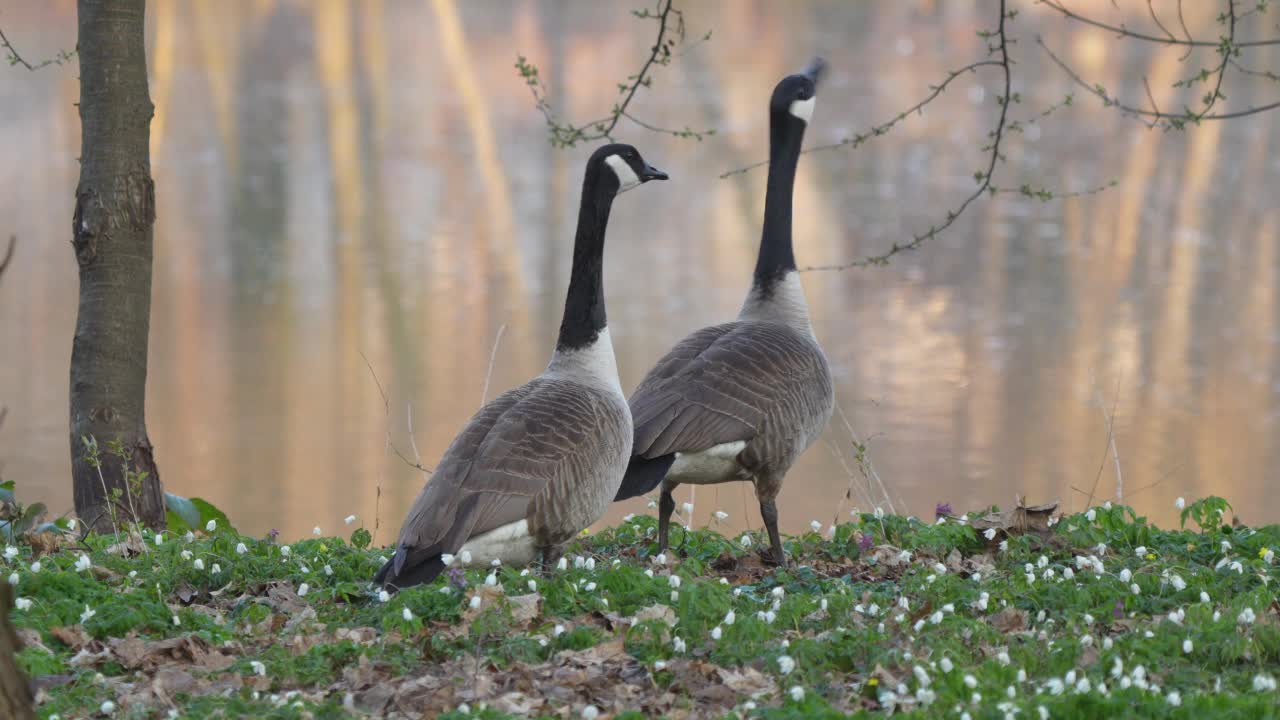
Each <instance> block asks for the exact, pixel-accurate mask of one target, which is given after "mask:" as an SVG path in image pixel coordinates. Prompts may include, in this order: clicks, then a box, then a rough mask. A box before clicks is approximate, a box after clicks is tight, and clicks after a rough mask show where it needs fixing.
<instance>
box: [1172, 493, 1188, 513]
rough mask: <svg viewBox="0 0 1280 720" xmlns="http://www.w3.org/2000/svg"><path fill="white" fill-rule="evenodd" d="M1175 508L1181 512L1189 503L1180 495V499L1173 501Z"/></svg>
mask: <svg viewBox="0 0 1280 720" xmlns="http://www.w3.org/2000/svg"><path fill="white" fill-rule="evenodd" d="M1173 506H1174V507H1176V508H1178V509H1179V510H1181V509H1183V508H1185V507H1186V506H1187V501H1186V499H1185V498H1183V497H1182V496H1181V495H1179V496H1178V499H1177V500H1174V501H1173Z"/></svg>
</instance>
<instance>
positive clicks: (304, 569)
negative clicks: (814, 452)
mask: <svg viewBox="0 0 1280 720" xmlns="http://www.w3.org/2000/svg"><path fill="white" fill-rule="evenodd" d="M1219 507H1221V503H1220V501H1217V500H1214V499H1210V500H1207V501H1202V502H1200V503H1196V504H1194V505H1193V506H1191V507H1190V508H1188V521H1187V524H1188V526H1189V527H1195V528H1196V529H1195V530H1194V531H1193V530H1161V529H1157V528H1154V527H1151V526H1149V525H1147V524H1146V523H1145V522H1144V521H1143V520H1142V519H1141V518H1137V517H1135V516H1134V515H1133V513H1132V512H1131V511H1130V510H1129V509H1128V508H1126V507H1122V506H1114V507H1099V508H1094V509H1092V510H1090V511H1089V512H1088V513H1087V514H1078V515H1070V516H1066V517H1062V518H1060V519H1059V518H1054V519H1053V520H1049V519H1048V516H1047V515H1045V516H1043V517H1022V516H1018V517H1013V516H1012V514H1010V515H1003V516H1001V515H994V514H992V515H989V516H988V517H987V518H986V520H983V519H982V518H981V517H980V515H984V514H974V515H972V516H970V517H969V518H963V519H961V518H954V517H952V518H947V519H944V520H943V521H942V522H941V523H928V522H921V521H919V520H915V519H908V518H903V517H895V516H886V517H876V516H875V515H874V514H864V515H860V516H857V517H853V518H850V521H849V522H848V523H842V524H840V525H837V526H836V527H835V528H834V530H831V529H830V528H822V529H821V530H820V531H815V532H812V533H808V534H805V535H802V536H797V537H792V538H789V539H788V541H787V547H788V551H789V553H790V554H791V556H792V558H793V559H794V560H795V561H796V563H797V565H796V566H795V567H792V568H789V569H774V568H771V567H768V566H766V565H763V564H762V563H761V561H760V559H759V557H758V556H757V555H756V551H757V550H758V546H759V543H760V538H759V536H758V535H750V536H747V539H746V540H744V539H743V537H742V536H740V535H738V536H734V537H732V538H726V537H723V536H721V535H720V534H717V533H716V532H714V531H713V530H696V531H693V532H690V533H688V534H687V536H685V535H682V534H681V533H680V532H676V533H675V538H674V539H675V543H676V544H678V545H679V546H680V547H679V548H676V549H673V551H671V552H669V553H668V556H667V557H665V558H661V557H657V558H655V557H653V555H652V553H653V550H654V543H653V536H654V534H655V533H654V521H653V519H652V518H650V517H635V518H633V519H630V520H628V521H627V522H625V523H623V524H622V525H620V526H619V527H616V528H613V529H611V530H608V531H606V532H602V533H599V534H596V535H592V536H588V537H583V538H582V539H581V540H580V541H579V542H578V543H577V544H576V547H575V548H573V550H572V553H573V554H572V555H570V559H569V561H568V562H567V563H566V567H565V568H563V569H561V570H557V571H554V572H551V573H549V574H548V575H546V576H541V575H538V574H536V573H528V572H526V571H523V570H521V569H511V568H496V569H492V571H491V570H489V569H470V570H466V571H462V570H453V571H450V573H449V574H448V575H449V576H448V577H447V578H442V579H440V580H439V581H437V582H436V583H435V584H433V585H431V586H428V587H421V588H414V589H411V590H408V591H405V592H402V593H400V594H398V595H395V596H390V597H388V596H385V595H384V596H382V597H379V596H378V595H377V594H375V593H373V592H372V591H371V590H370V588H369V586H368V584H367V580H368V578H370V577H371V576H372V574H373V572H374V571H375V569H376V568H377V567H378V565H379V564H380V562H381V559H382V556H383V551H381V550H379V549H369V548H365V547H363V546H364V545H365V544H366V543H367V539H368V533H367V532H365V531H363V530H356V531H355V532H354V533H352V534H351V536H350V537H348V538H336V537H316V538H313V539H309V540H305V541H302V542H298V543H294V544H293V545H282V544H278V543H276V542H273V541H271V540H270V539H267V540H256V539H251V538H246V537H242V536H240V535H238V534H236V533H235V532H234V531H233V530H232V529H231V528H230V527H227V526H226V523H225V522H223V523H220V524H219V526H217V527H214V528H213V529H212V530H210V531H209V532H207V533H206V532H201V533H196V534H192V535H186V536H171V535H165V536H163V537H161V538H156V537H155V536H153V535H151V534H150V533H145V534H144V536H142V537H140V538H136V539H134V540H133V541H131V542H130V541H126V542H120V543H117V540H116V538H115V537H111V536H106V537H90V538H87V539H85V540H83V541H76V542H66V541H62V542H57V543H50V542H49V541H50V539H51V536H48V535H46V536H42V537H41V538H38V540H39V542H36V543H35V546H34V547H33V546H32V545H31V544H29V543H27V542H25V541H20V542H19V543H17V544H16V545H14V546H12V547H11V549H8V550H6V553H5V563H6V564H7V567H6V570H5V572H6V574H9V573H13V574H14V575H16V577H10V582H14V581H15V580H16V583H17V587H16V588H15V589H16V591H17V595H18V596H19V598H20V600H19V608H18V609H16V610H15V611H14V612H13V614H12V618H13V621H14V623H15V624H16V625H17V627H18V628H19V632H20V634H21V635H22V636H23V638H24V639H25V641H26V642H27V645H28V647H26V649H24V650H23V651H22V652H21V654H20V656H19V659H20V663H21V666H22V667H23V668H24V669H25V671H26V672H27V673H28V674H29V675H31V676H32V677H34V678H35V679H36V681H37V683H38V684H39V686H40V688H41V689H40V693H39V696H40V697H39V699H40V706H39V711H40V713H41V715H42V717H50V716H53V715H57V716H59V717H61V718H73V717H96V716H104V715H109V716H111V717H122V718H132V717H165V716H169V715H172V716H176V717H193V718H196V717H239V716H249V717H264V718H265V717H278V718H294V717H324V718H329V717H349V716H353V715H355V716H358V715H361V714H371V715H386V716H399V717H415V718H416V717H433V716H437V715H439V716H443V717H450V718H461V717H485V718H506V717H542V716H547V717H596V716H598V717H609V716H616V717H650V716H667V717H672V718H680V717H737V716H751V717H764V718H820V717H845V716H854V717H861V716H874V715H881V714H885V713H888V712H890V711H893V712H896V713H915V714H917V715H920V716H923V717H948V718H957V717H965V716H968V717H972V718H990V717H1009V716H1016V717H1021V718H1038V717H1121V716H1128V717H1133V716H1136V715H1140V716H1148V717H1193V716H1201V717H1241V718H1245V717H1248V718H1262V717H1276V716H1278V715H1280V711H1277V709H1276V708H1277V704H1278V703H1280V694H1277V692H1276V689H1275V678H1277V677H1280V604H1277V602H1276V600H1275V597H1274V596H1275V594H1276V586H1270V585H1269V583H1270V582H1272V581H1275V580H1277V579H1280V576H1278V574H1277V570H1276V564H1275V557H1274V554H1275V551H1280V526H1274V525H1273V526H1269V527H1265V528H1259V529H1251V528H1245V527H1231V526H1230V525H1228V524H1224V523H1222V522H1221V517H1222V516H1221V514H1220V513H1218V512H1217V509H1218V508H1219ZM1196 520H1198V521H1199V523H1197V522H1195V521H1196ZM1050 523H1053V524H1050ZM975 524H977V525H978V526H979V528H981V529H975V527H974V525H975ZM1027 524H1029V525H1030V527H1029V528H1027V527H1020V526H1022V525H1027ZM988 526H993V527H989V529H987V528H988ZM356 527H358V522H357V523H355V524H353V525H352V526H350V527H346V528H343V529H344V531H350V530H351V529H352V528H356ZM37 554H38V555H39V557H36V555H37ZM597 714H598V715H597Z"/></svg>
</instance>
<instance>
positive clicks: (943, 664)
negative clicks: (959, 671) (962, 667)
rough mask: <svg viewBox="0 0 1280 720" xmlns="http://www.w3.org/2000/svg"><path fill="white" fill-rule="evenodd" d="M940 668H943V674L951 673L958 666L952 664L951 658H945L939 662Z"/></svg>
mask: <svg viewBox="0 0 1280 720" xmlns="http://www.w3.org/2000/svg"><path fill="white" fill-rule="evenodd" d="M938 667H940V668H942V672H944V673H949V672H951V671H952V670H954V669H955V668H956V664H955V663H953V662H951V658H949V657H945V656H944V657H943V658H942V659H941V660H939V661H938Z"/></svg>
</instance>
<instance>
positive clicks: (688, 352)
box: [631, 322, 815, 458]
mask: <svg viewBox="0 0 1280 720" xmlns="http://www.w3.org/2000/svg"><path fill="white" fill-rule="evenodd" d="M805 345H806V344H805V342H804V341H803V339H802V338H800V337H799V336H798V335H797V334H796V333H794V332H792V331H790V330H789V329H787V328H784V327H777V326H773V325H770V324H765V323H743V322H733V323H726V324H723V325H713V326H710V327H707V328H703V329H702V330H699V331H697V332H694V333H692V334H691V335H689V336H688V337H686V338H685V339H684V340H682V341H681V342H680V343H679V344H677V345H676V347H675V348H673V349H672V350H671V352H669V353H667V355H666V356H665V357H663V358H662V360H660V361H659V362H658V364H657V365H656V366H655V367H654V368H653V370H651V371H650V372H649V375H648V376H646V377H645V379H644V381H642V382H641V383H640V386H639V387H638V388H636V391H635V393H634V394H633V395H632V397H631V414H632V418H633V420H634V423H635V445H634V447H633V449H632V454H633V455H636V456H639V457H643V458H657V457H661V456H663V455H667V454H670V453H675V452H698V451H702V450H706V449H708V448H711V447H714V446H716V445H720V444H723V443H728V442H735V441H739V440H751V439H752V438H754V437H756V435H757V434H758V433H759V432H760V430H761V427H762V426H763V424H764V422H765V420H766V419H767V417H768V415H769V414H770V413H771V412H774V411H775V410H776V408H777V407H778V405H779V404H780V403H787V402H789V399H790V398H794V397H796V396H797V395H799V394H800V393H801V392H803V386H804V384H805V382H806V380H807V379H810V378H812V377H813V372H814V368H815V360H814V358H813V357H812V352H811V351H810V350H809V348H807V347H806V346H805Z"/></svg>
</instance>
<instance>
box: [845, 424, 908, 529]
mask: <svg viewBox="0 0 1280 720" xmlns="http://www.w3.org/2000/svg"><path fill="white" fill-rule="evenodd" d="M836 415H838V416H839V417H840V422H841V423H842V424H843V425H844V429H845V432H847V433H849V437H850V438H851V439H852V440H853V445H854V447H855V448H858V450H859V452H858V456H857V459H858V470H859V471H860V472H861V473H862V477H863V478H864V479H865V480H866V481H867V500H871V483H872V482H873V481H874V482H875V484H876V485H878V486H879V488H880V496H881V497H883V498H884V501H885V503H886V504H888V506H889V512H890V513H892V514H896V513H897V508H896V507H895V506H894V504H893V498H892V497H891V496H890V495H889V488H887V487H885V484H884V480H882V479H881V478H880V473H878V472H876V468H875V465H873V464H871V458H870V456H868V455H867V446H866V444H865V443H863V442H862V439H861V438H860V437H858V433H857V431H856V430H854V429H853V423H850V422H849V418H848V417H847V416H846V415H845V414H844V408H843V407H841V406H840V403H836ZM846 467H847V466H846ZM849 481H850V485H851V486H852V482H853V476H852V474H850V477H849ZM846 495H847V493H846Z"/></svg>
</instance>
